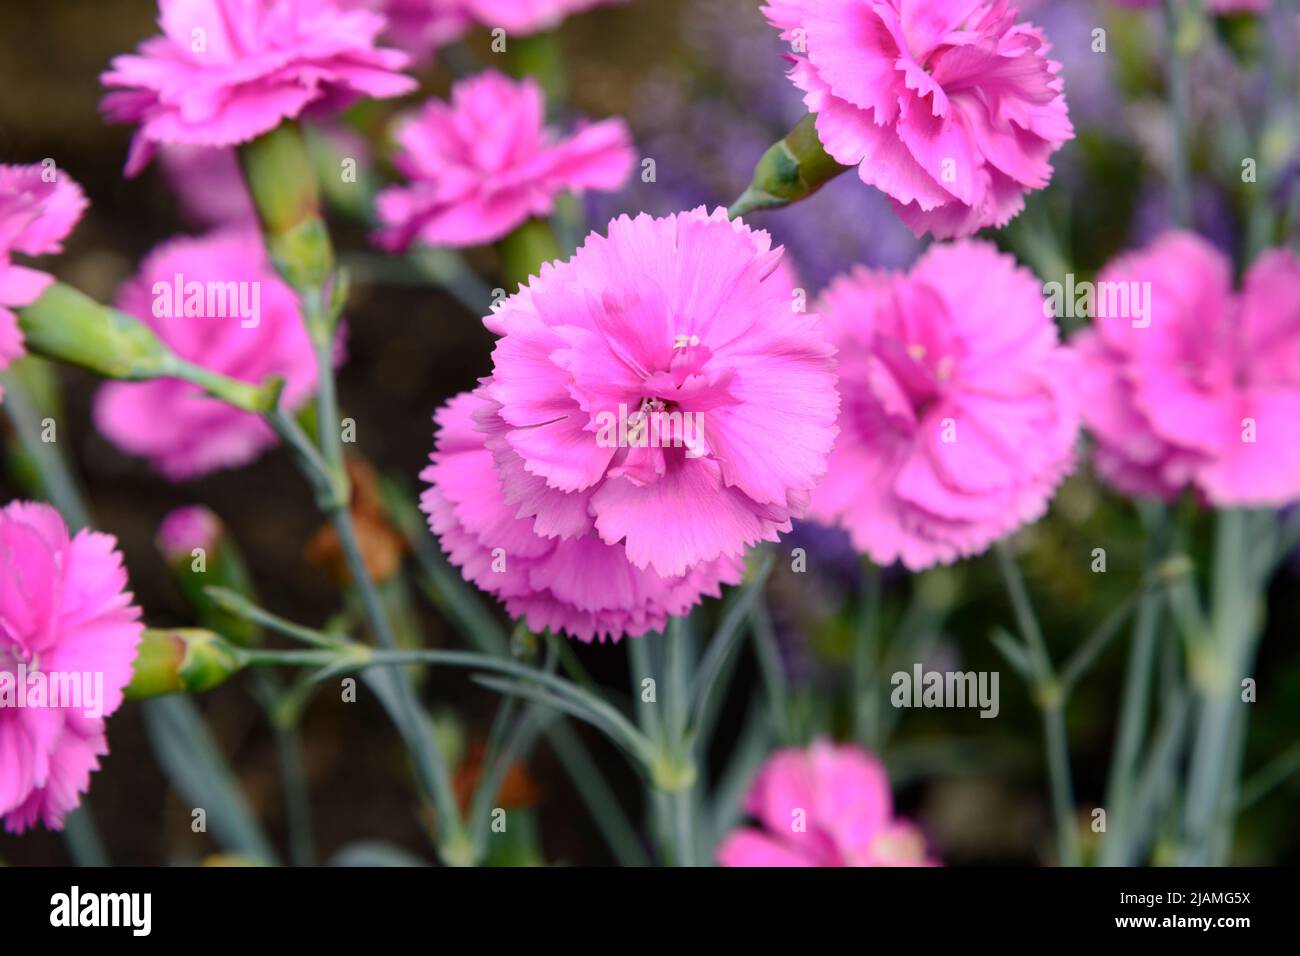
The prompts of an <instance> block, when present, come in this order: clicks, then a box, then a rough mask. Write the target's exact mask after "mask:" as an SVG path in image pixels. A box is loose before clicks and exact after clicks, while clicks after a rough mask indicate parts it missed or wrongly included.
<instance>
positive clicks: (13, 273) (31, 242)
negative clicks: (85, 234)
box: [0, 164, 87, 397]
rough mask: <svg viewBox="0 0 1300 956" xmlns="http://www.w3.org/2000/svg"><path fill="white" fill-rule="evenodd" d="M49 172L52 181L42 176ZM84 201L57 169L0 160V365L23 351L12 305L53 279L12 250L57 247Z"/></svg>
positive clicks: (34, 252) (38, 252) (39, 252)
mask: <svg viewBox="0 0 1300 956" xmlns="http://www.w3.org/2000/svg"><path fill="white" fill-rule="evenodd" d="M51 173H52V174H53V177H54V181H53V182H47V181H46V177H47V176H49V175H50V174H51ZM86 206H87V202H86V197H85V194H84V193H82V191H81V187H80V186H78V185H77V184H76V183H75V182H74V181H73V180H72V179H71V178H70V177H69V176H68V175H67V174H66V173H64V172H63V171H62V170H53V169H50V170H47V168H46V167H45V166H43V165H39V164H34V165H31V166H7V165H0V370H3V369H5V368H8V366H9V363H10V362H12V361H13V360H14V359H16V358H19V357H21V356H22V354H23V334H22V330H21V329H19V327H18V316H16V315H15V314H14V313H13V310H14V309H20V308H22V307H23V306H26V305H31V304H32V303H33V302H35V301H36V300H37V299H39V298H40V297H41V295H42V293H44V292H45V289H46V287H48V286H49V284H50V283H51V282H53V281H54V278H53V277H52V276H50V275H47V274H46V273H44V272H38V271H37V270H35V269H28V268H26V267H24V266H19V265H15V264H14V263H13V260H12V256H13V254H14V253H15V252H17V253H21V254H23V255H28V256H43V255H47V254H49V253H53V252H62V251H63V240H64V239H65V238H66V237H67V235H68V233H70V232H71V231H72V227H73V226H75V225H76V224H77V220H78V219H80V218H81V214H82V213H83V212H85V210H86ZM0 397H3V392H0Z"/></svg>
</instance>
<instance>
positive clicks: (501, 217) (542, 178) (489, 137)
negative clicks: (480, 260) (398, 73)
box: [376, 70, 635, 250]
mask: <svg viewBox="0 0 1300 956" xmlns="http://www.w3.org/2000/svg"><path fill="white" fill-rule="evenodd" d="M545 109H546V108H545V100H544V97H543V95H542V90H541V87H539V86H538V85H537V83H536V82H534V81H533V80H531V79H524V80H521V81H515V80H512V79H510V78H508V77H506V76H503V75H502V74H500V73H497V72H494V71H491V70H489V71H487V72H485V73H480V74H478V75H477V76H474V77H471V78H469V79H467V80H462V81H461V82H459V83H457V84H456V85H455V86H454V87H453V88H452V92H451V103H450V104H448V103H444V102H442V101H440V100H430V101H429V102H428V103H426V104H425V105H424V107H423V108H422V109H421V110H419V112H417V113H415V114H414V115H411V116H408V117H407V118H406V119H405V120H404V121H403V122H402V123H401V124H400V126H399V127H398V130H397V136H396V138H397V143H398V146H399V149H398V152H397V154H396V156H394V157H393V164H394V165H395V166H396V167H397V169H398V171H399V172H401V173H402V175H404V176H405V177H406V178H408V179H410V180H411V185H410V186H393V187H390V188H388V189H385V190H383V191H382V192H381V193H380V194H379V197H378V199H377V202H376V206H377V212H378V215H379V220H380V222H381V223H382V228H381V229H380V230H379V231H378V233H377V235H376V240H377V241H378V242H379V244H380V245H382V246H384V247H385V248H388V249H394V250H397V249H404V248H406V247H407V246H408V245H410V244H411V242H413V241H415V240H419V241H420V242H423V243H426V244H428V245H452V246H474V245H480V244H482V243H487V242H492V241H494V240H497V239H500V238H501V237H502V236H504V235H506V234H507V233H509V232H510V231H511V230H512V229H514V228H515V227H516V226H519V225H520V224H522V223H523V222H524V221H525V220H527V219H528V218H529V217H530V216H546V215H549V214H550V212H551V210H552V208H553V207H554V205H555V197H556V196H558V195H559V194H560V193H562V192H566V191H573V192H580V191H582V190H584V189H604V190H610V189H617V188H618V187H619V186H621V185H622V184H623V183H624V182H625V181H626V180H627V177H628V174H629V173H630V172H631V169H632V165H633V163H634V162H635V157H634V156H633V154H632V143H631V137H630V135H629V133H628V130H627V126H626V124H624V122H623V121H622V120H619V119H609V120H604V121H603V122H600V123H594V124H592V125H589V126H583V127H580V128H579V129H578V131H577V132H576V133H574V135H573V136H571V137H568V138H560V137H559V136H557V135H556V134H555V133H554V132H553V131H551V130H548V129H546V128H545V127H544V126H543V125H542V122H543V117H544V115H545Z"/></svg>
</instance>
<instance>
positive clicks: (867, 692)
mask: <svg viewBox="0 0 1300 956" xmlns="http://www.w3.org/2000/svg"><path fill="white" fill-rule="evenodd" d="M862 574H863V588H862V610H861V618H860V620H859V622H858V629H857V640H856V641H855V642H854V645H853V729H854V736H855V737H856V738H857V740H858V742H859V743H861V744H862V746H864V747H866V748H867V749H869V750H878V749H879V747H880V743H881V741H880V736H881V734H880V729H881V728H880V721H879V720H878V719H877V713H876V704H877V701H878V694H877V693H876V692H875V690H874V688H875V685H876V683H877V681H876V678H877V676H878V675H877V674H876V671H877V669H878V666H879V664H878V657H879V653H880V595H881V590H880V588H881V582H880V568H879V567H877V566H876V565H875V564H874V563H873V562H871V561H870V560H864V561H863V566H862Z"/></svg>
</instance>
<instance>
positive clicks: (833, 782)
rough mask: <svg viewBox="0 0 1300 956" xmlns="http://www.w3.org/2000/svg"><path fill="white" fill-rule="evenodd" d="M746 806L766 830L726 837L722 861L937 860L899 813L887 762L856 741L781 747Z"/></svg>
mask: <svg viewBox="0 0 1300 956" xmlns="http://www.w3.org/2000/svg"><path fill="white" fill-rule="evenodd" d="M745 809H746V811H747V812H748V813H749V815H750V816H752V817H754V819H756V820H757V821H758V822H759V824H761V828H753V827H747V828H745V829H741V830H736V831H734V832H733V833H731V834H730V835H729V836H728V837H727V838H726V839H725V840H723V841H722V845H721V846H720V847H719V848H718V862H719V863H721V864H722V865H723V866H937V865H938V862H937V861H936V860H934V859H932V858H930V857H928V856H927V855H926V850H925V838H924V837H923V836H922V835H921V832H920V831H919V830H918V829H917V828H916V827H915V826H913V825H912V824H910V823H908V822H906V821H904V820H899V819H897V818H896V817H894V810H893V798H892V796H891V795H890V792H889V778H888V777H887V776H886V774H885V768H884V767H883V766H882V765H881V763H880V761H879V760H877V759H876V758H875V757H873V756H872V755H871V754H869V753H867V752H866V751H864V750H862V749H860V748H859V747H855V746H853V745H850V744H844V745H839V746H837V745H835V744H832V743H829V742H828V741H825V740H818V741H816V742H814V743H813V745H812V746H811V747H809V748H808V749H807V750H798V749H795V748H787V749H784V750H778V751H777V752H776V753H774V754H773V755H772V756H771V757H769V758H768V760H767V762H766V763H765V764H763V766H762V768H761V769H760V770H759V772H758V776H757V777H756V778H755V780H754V783H753V786H751V787H750V790H749V795H748V797H747V798H746V800H745Z"/></svg>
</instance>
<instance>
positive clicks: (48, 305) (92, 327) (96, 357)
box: [18, 282, 175, 380]
mask: <svg viewBox="0 0 1300 956" xmlns="http://www.w3.org/2000/svg"><path fill="white" fill-rule="evenodd" d="M18 321H19V324H20V325H21V326H22V330H23V338H24V340H25V342H26V346H27V349H28V351H31V352H36V353H38V354H40V355H44V356H46V357H48V358H52V359H57V360H58V361H60V362H67V363H69V364H71V365H78V366H81V367H82V368H86V369H90V371H92V372H96V373H98V374H100V375H103V376H106V377H107V378H118V379H132V380H138V379H147V378H156V377H158V376H159V375H161V374H162V373H163V371H164V370H165V369H166V368H167V366H168V365H169V364H170V363H171V362H172V361H174V360H175V356H174V355H172V353H171V352H170V350H168V348H167V346H165V345H164V344H163V343H162V341H161V340H160V339H159V338H158V336H157V335H155V334H154V332H153V330H152V329H150V328H149V327H148V326H147V325H145V324H144V323H142V322H139V321H137V320H136V319H134V318H132V317H131V316H129V315H127V314H126V313H124V312H119V311H118V310H117V309H110V308H108V307H107V306H103V305H100V304H99V303H98V302H96V301H95V300H94V299H92V298H90V297H89V296H86V295H83V294H82V293H80V292H78V291H77V290H76V289H74V288H72V287H71V286H67V285H64V284H62V283H61V282H53V283H51V284H50V286H49V288H47V289H46V290H45V292H44V294H42V295H41V297H40V298H39V299H37V300H36V301H35V302H33V303H32V304H31V305H29V306H27V307H26V308H24V309H21V310H20V311H19V313H18Z"/></svg>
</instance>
